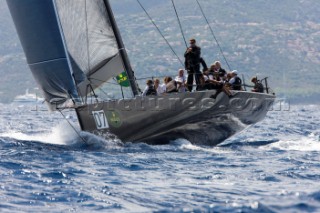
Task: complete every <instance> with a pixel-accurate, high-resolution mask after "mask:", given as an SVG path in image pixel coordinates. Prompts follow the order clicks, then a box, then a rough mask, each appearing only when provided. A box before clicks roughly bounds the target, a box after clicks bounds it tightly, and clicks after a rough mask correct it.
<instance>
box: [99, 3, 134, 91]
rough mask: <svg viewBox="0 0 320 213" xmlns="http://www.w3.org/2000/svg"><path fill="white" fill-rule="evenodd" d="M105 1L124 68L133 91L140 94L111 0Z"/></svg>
mask: <svg viewBox="0 0 320 213" xmlns="http://www.w3.org/2000/svg"><path fill="white" fill-rule="evenodd" d="M103 1H104V4H105V6H106V9H107V14H108V17H109V20H110V23H111V26H112V28H113V30H114V34H115V37H116V40H117V44H118V48H119V53H120V55H121V57H122V59H123V63H124V68H125V69H126V72H127V74H128V77H129V81H130V85H131V89H132V92H133V94H134V96H137V95H139V90H138V87H137V84H136V81H135V77H134V73H133V70H132V67H131V64H130V61H129V58H128V54H127V51H126V49H125V47H124V44H123V41H122V38H121V34H120V31H119V28H118V26H117V23H116V20H115V18H114V15H113V12H112V8H111V6H110V3H109V0H103Z"/></svg>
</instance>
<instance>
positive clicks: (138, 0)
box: [137, 0, 184, 67]
mask: <svg viewBox="0 0 320 213" xmlns="http://www.w3.org/2000/svg"><path fill="white" fill-rule="evenodd" d="M137 2H138V3H139V5H140V7H141V8H142V10H143V11H144V12H145V13H146V15H147V16H148V18H149V19H150V21H151V22H152V24H153V25H154V26H155V27H156V28H157V30H158V32H159V33H160V35H161V36H162V38H163V39H164V40H165V42H166V43H167V45H168V46H169V47H170V49H171V51H172V52H173V54H174V55H175V56H176V57H177V59H178V60H179V62H180V63H181V65H182V66H183V67H184V63H183V62H182V60H181V59H180V57H179V56H178V55H177V53H176V52H175V51H174V49H173V47H172V46H171V45H170V43H169V41H168V40H167V39H166V38H165V36H164V35H163V33H162V32H161V30H160V28H159V27H158V26H157V24H156V23H155V22H154V20H153V19H152V18H151V16H150V14H149V13H148V11H147V10H146V9H145V8H144V6H143V5H142V4H141V2H140V0H137Z"/></svg>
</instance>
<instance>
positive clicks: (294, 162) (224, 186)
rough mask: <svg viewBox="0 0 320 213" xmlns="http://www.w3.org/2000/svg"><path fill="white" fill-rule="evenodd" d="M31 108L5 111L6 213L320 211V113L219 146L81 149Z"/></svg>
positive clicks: (287, 117) (274, 118)
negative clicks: (69, 212)
mask: <svg viewBox="0 0 320 213" xmlns="http://www.w3.org/2000/svg"><path fill="white" fill-rule="evenodd" d="M34 109H35V108H34V107H26V106H25V107H22V106H20V107H19V106H17V105H2V106H1V112H0V127H1V128H0V156H1V159H0V179H1V180H0V212H68V211H71V212H73V211H74V212H94V211H102V212H152V211H156V212H320V157H319V154H320V138H319V137H320V110H319V109H320V106H292V107H291V109H290V110H281V111H271V112H270V113H269V115H268V117H267V118H266V119H265V120H264V121H263V122H262V123H259V124H258V125H256V126H254V127H252V128H250V129H248V130H246V131H244V132H243V133H241V134H239V135H237V136H236V137H234V138H231V139H230V140H228V141H227V142H226V143H224V144H223V145H221V146H219V147H214V148H208V147H196V146H193V145H191V144H190V143H189V142H188V141H185V140H177V141H173V142H172V143H171V144H170V145H166V146H149V145H146V144H142V143H141V144H126V145H122V144H121V143H119V141H116V140H111V139H110V140H103V139H100V138H97V137H95V136H93V135H90V134H85V133H81V136H82V137H84V138H85V141H86V142H84V141H83V140H81V139H80V137H79V136H78V135H77V134H76V133H75V132H74V131H73V130H72V128H70V126H69V125H68V124H67V123H66V122H65V121H64V120H63V119H62V118H61V116H60V115H59V114H49V113H48V112H41V111H34ZM68 119H69V120H70V121H72V123H73V124H75V123H74V122H75V116H74V115H72V114H69V115H68Z"/></svg>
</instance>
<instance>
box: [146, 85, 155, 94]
mask: <svg viewBox="0 0 320 213" xmlns="http://www.w3.org/2000/svg"><path fill="white" fill-rule="evenodd" d="M149 95H157V90H156V89H155V88H154V86H153V85H151V86H149V88H148V91H147V93H146V96H149Z"/></svg>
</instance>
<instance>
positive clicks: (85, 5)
mask: <svg viewBox="0 0 320 213" xmlns="http://www.w3.org/2000/svg"><path fill="white" fill-rule="evenodd" d="M84 8H85V13H86V34H87V36H86V42H87V54H88V69H89V71H90V70H91V67H90V64H91V63H90V52H89V47H90V42H89V27H88V11H87V0H85V1H84Z"/></svg>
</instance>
